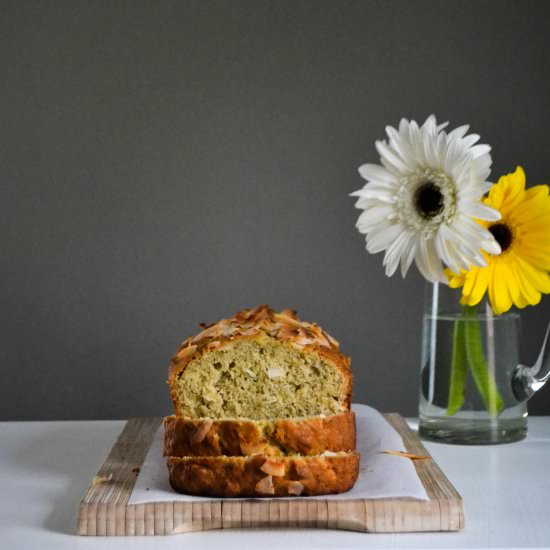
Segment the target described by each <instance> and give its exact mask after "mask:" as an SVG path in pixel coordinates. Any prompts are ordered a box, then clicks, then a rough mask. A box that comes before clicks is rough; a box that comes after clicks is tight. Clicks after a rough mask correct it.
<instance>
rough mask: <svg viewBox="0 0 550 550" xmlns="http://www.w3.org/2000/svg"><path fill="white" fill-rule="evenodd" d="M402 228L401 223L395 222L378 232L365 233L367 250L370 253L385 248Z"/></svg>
mask: <svg viewBox="0 0 550 550" xmlns="http://www.w3.org/2000/svg"><path fill="white" fill-rule="evenodd" d="M404 229H405V228H404V227H403V226H402V225H401V224H398V223H395V224H392V225H390V226H389V227H388V228H386V229H384V230H383V231H380V232H378V233H369V234H368V235H367V250H368V251H369V252H370V253H371V254H376V253H377V252H381V251H382V250H385V249H386V248H388V246H390V244H391V243H392V242H393V241H394V239H396V238H397V237H398V235H399V234H400V233H402V232H403V231H404Z"/></svg>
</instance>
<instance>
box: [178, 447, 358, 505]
mask: <svg viewBox="0 0 550 550" xmlns="http://www.w3.org/2000/svg"><path fill="white" fill-rule="evenodd" d="M167 463H168V470H169V472H170V484H171V485H172V487H173V488H174V489H175V490H176V491H178V492H181V493H188V494H192V495H208V496H218V497H266V496H276V497H283V496H285V497H287V496H313V495H326V494H332V493H342V492H344V491H347V490H349V489H351V487H352V486H353V484H354V483H355V481H356V479H357V476H358V473H359V454H358V453H356V452H354V451H352V452H348V453H344V452H342V453H330V452H326V453H324V454H323V455H316V456H287V457H276V458H274V457H269V456H265V455H252V456H248V457H243V456H230V457H228V456H217V457H214V456H208V457H189V456H187V457H169V458H168V459H167Z"/></svg>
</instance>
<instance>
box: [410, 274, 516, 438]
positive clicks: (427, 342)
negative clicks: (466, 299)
mask: <svg viewBox="0 0 550 550" xmlns="http://www.w3.org/2000/svg"><path fill="white" fill-rule="evenodd" d="M519 331H520V317H519V315H518V314H517V313H515V312H511V313H505V314H503V315H494V314H493V313H492V310H491V308H490V307H489V305H488V304H487V303H485V302H482V303H480V304H479V305H478V306H476V307H465V306H462V305H461V304H460V291H459V290H456V289H450V288H449V287H448V286H446V285H443V284H438V283H436V284H433V285H432V284H430V285H428V287H427V292H426V300H425V311H424V319H423V331H422V361H421V381H420V404H419V433H420V435H421V436H422V437H424V438H427V439H430V440H435V441H440V442H443V443H456V444H471V445H486V444H495V443H507V442H512V441H518V440H520V439H523V438H524V437H525V435H526V433H527V405H526V401H525V400H523V401H522V400H518V398H517V394H516V393H515V392H514V388H513V384H512V380H513V379H514V373H515V372H516V371H517V369H518V365H519Z"/></svg>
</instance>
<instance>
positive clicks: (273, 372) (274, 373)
mask: <svg viewBox="0 0 550 550" xmlns="http://www.w3.org/2000/svg"><path fill="white" fill-rule="evenodd" d="M284 374H285V371H284V370H283V369H281V368H280V367H271V368H269V369H267V376H268V377H269V378H280V377H281V376H284Z"/></svg>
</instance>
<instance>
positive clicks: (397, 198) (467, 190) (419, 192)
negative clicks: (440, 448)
mask: <svg viewBox="0 0 550 550" xmlns="http://www.w3.org/2000/svg"><path fill="white" fill-rule="evenodd" d="M446 128H447V123H444V124H438V123H437V121H436V118H435V116H433V115H432V116H429V117H428V118H427V120H426V121H425V122H424V123H423V124H422V125H419V124H417V123H416V122H415V121H409V120H406V119H402V120H401V121H400V123H399V127H398V128H397V129H396V128H392V127H391V126H388V127H387V128H386V133H387V137H388V139H387V140H385V141H377V142H376V149H377V151H378V153H379V155H380V164H364V165H362V166H361V167H360V168H359V173H360V175H361V176H362V177H363V178H364V179H365V180H366V184H365V185H364V186H363V188H362V189H360V190H358V191H355V192H354V193H352V196H355V197H357V198H358V200H357V202H356V207H357V208H359V209H361V210H362V211H363V212H362V213H361V215H360V216H359V219H358V220H357V229H358V230H359V232H361V233H363V234H365V235H366V248H367V251H368V252H370V253H373V254H374V253H377V252H384V260H383V265H384V267H385V272H386V275H387V276H392V275H393V274H394V273H395V272H396V271H397V269H398V268H399V269H400V271H401V275H402V276H403V277H405V275H406V274H407V272H408V270H409V268H410V267H411V265H412V263H413V261H414V262H415V264H416V267H417V268H418V270H419V272H420V273H421V274H422V276H423V277H424V278H425V279H426V280H427V281H428V282H429V283H430V284H433V287H432V288H433V290H432V294H431V296H430V301H429V303H428V307H427V310H426V312H425V322H424V350H423V361H422V363H423V365H422V366H423V376H422V383H421V401H420V431H421V433H423V434H424V435H425V436H428V437H431V438H435V439H443V440H447V441H451V442H470V443H486V442H501V441H509V440H514V439H519V438H521V437H524V435H525V429H526V424H525V418H526V409H525V401H526V399H527V397H528V396H529V395H526V394H528V393H529V391H527V390H526V391H524V392H523V393H522V392H521V387H524V388H529V387H530V388H531V390H532V391H531V392H530V393H531V394H532V393H533V391H535V390H534V389H533V388H534V387H535V383H534V382H533V380H539V382H540V380H542V382H544V381H545V379H546V378H547V377H548V376H547V375H546V374H545V372H544V371H546V370H550V365H547V363H548V362H549V361H547V360H546V359H547V358H546V356H545V355H544V353H541V358H540V361H539V363H540V364H538V365H535V366H534V367H532V368H531V369H528V368H527V367H521V365H519V361H518V359H517V348H518V344H517V338H518V323H517V318H518V315H517V314H516V313H513V312H511V311H510V310H511V308H512V306H516V307H517V308H524V307H526V306H527V305H536V304H538V303H539V301H540V299H541V294H545V293H550V273H549V272H550V195H549V188H548V186H547V185H537V186H535V187H531V188H529V189H526V185H525V184H526V178H525V173H524V171H523V169H522V168H521V167H518V168H517V169H516V170H515V172H513V173H511V174H508V175H505V176H502V177H501V178H500V179H499V180H498V182H497V183H496V184H493V183H491V182H489V181H488V178H489V174H490V169H491V163H492V161H491V155H490V150H491V149H490V147H489V146H488V145H485V144H480V143H478V142H479V139H480V136H479V135H477V134H468V130H469V127H468V126H461V127H459V128H456V129H454V130H452V131H447V129H446ZM543 363H544V364H543ZM521 368H523V369H524V370H523V371H521V372H520V370H521ZM525 369H527V370H528V371H529V372H527V371H526V370H525ZM528 374H529V376H531V381H529V380H528ZM544 376H546V378H544ZM537 377H538V378H537ZM540 385H542V384H540V383H539V386H540ZM535 389H536V388H535ZM472 433H474V434H475V435H473V436H472ZM457 434H458V435H457Z"/></svg>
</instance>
